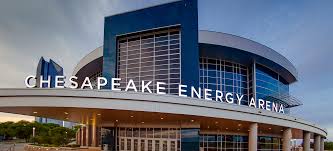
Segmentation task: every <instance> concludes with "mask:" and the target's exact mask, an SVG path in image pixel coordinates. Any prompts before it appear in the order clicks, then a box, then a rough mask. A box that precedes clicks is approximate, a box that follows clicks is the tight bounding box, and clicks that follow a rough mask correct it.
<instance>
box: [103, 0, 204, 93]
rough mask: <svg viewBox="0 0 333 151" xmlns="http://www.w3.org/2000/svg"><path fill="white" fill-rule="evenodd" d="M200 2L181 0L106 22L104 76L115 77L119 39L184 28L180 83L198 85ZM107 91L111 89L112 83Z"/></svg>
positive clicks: (108, 18) (116, 17)
mask: <svg viewBox="0 0 333 151" xmlns="http://www.w3.org/2000/svg"><path fill="white" fill-rule="evenodd" d="M197 11H198V9H197V0H182V1H177V2H172V3H168V4H164V5H159V6H155V7H150V8H146V9H141V10H137V11H133V12H128V13H123V14H118V15H114V16H110V17H106V18H105V23H104V48H103V49H104V50H103V57H104V58H103V76H104V77H106V78H108V79H110V78H113V77H116V71H117V69H116V68H117V46H116V41H117V36H120V35H124V34H129V33H133V32H139V31H145V30H151V29H155V28H161V27H167V26H174V25H178V26H180V28H181V39H182V42H181V47H182V48H181V56H182V57H181V80H182V83H183V84H187V85H193V86H198V84H199V48H198V12H197ZM108 84H109V85H108V86H107V87H106V88H109V87H110V83H108Z"/></svg>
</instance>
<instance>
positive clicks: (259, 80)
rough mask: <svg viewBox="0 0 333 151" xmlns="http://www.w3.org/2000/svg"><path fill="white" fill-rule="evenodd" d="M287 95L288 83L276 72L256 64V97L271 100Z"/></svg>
mask: <svg viewBox="0 0 333 151" xmlns="http://www.w3.org/2000/svg"><path fill="white" fill-rule="evenodd" d="M285 95H289V85H288V83H287V82H286V81H285V80H284V79H283V78H282V77H281V76H280V75H279V74H278V73H276V72H274V71H272V70H270V69H268V68H266V67H264V66H262V65H259V64H256V97H257V99H264V100H270V101H275V100H272V99H271V97H274V98H280V97H281V96H285Z"/></svg>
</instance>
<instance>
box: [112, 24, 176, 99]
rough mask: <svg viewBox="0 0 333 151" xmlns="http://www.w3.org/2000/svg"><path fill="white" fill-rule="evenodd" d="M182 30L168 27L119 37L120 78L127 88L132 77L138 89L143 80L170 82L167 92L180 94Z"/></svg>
mask: <svg viewBox="0 0 333 151" xmlns="http://www.w3.org/2000/svg"><path fill="white" fill-rule="evenodd" d="M180 40H181V39H180V29H179V28H176V27H174V28H167V29H160V30H156V31H155V30H154V31H150V32H144V33H140V34H134V35H128V36H122V37H119V38H118V77H119V78H121V79H122V80H121V82H122V83H120V88H122V89H124V88H125V87H126V84H127V83H128V81H129V80H130V79H133V80H134V83H135V85H136V87H137V88H138V91H140V90H141V84H142V83H141V81H143V80H144V81H147V82H148V81H152V85H151V87H150V89H151V90H152V91H153V92H155V91H156V85H155V84H156V82H164V83H166V88H167V89H166V93H169V94H176V93H178V85H179V83H180V76H181V75H180V67H181V66H180V51H181V48H180V43H181V42H180Z"/></svg>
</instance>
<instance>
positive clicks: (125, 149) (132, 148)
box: [117, 127, 181, 151]
mask: <svg viewBox="0 0 333 151" xmlns="http://www.w3.org/2000/svg"><path fill="white" fill-rule="evenodd" d="M117 130H118V139H117V149H118V150H119V151H180V143H181V142H180V137H181V136H180V129H179V128H129V127H127V128H125V127H122V128H117Z"/></svg>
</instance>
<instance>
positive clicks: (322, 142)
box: [320, 137, 325, 151]
mask: <svg viewBox="0 0 333 151" xmlns="http://www.w3.org/2000/svg"><path fill="white" fill-rule="evenodd" d="M324 150H325V138H324V137H321V140H320V151H324Z"/></svg>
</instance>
